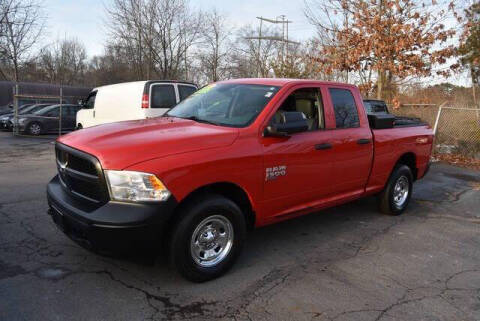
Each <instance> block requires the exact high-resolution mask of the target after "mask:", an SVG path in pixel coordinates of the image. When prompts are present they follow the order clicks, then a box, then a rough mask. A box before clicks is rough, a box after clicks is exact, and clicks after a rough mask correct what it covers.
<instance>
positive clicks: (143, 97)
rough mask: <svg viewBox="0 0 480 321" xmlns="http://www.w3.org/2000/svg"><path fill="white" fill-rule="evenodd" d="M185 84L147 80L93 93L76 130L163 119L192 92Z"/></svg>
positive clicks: (190, 85)
mask: <svg viewBox="0 0 480 321" xmlns="http://www.w3.org/2000/svg"><path fill="white" fill-rule="evenodd" d="M196 90H197V86H196V85H195V84H193V83H188V82H177V81H167V80H155V81H153V80H150V81H135V82H126V83H121V84H115V85H108V86H103V87H98V88H95V89H93V91H92V92H91V93H90V94H89V95H88V97H87V99H86V101H85V104H84V106H83V109H82V110H81V111H79V112H78V114H77V128H87V127H91V126H96V125H100V124H106V123H112V122H116V121H122V120H134V119H145V118H151V117H158V116H161V115H163V114H164V113H165V112H166V111H168V110H169V109H170V108H172V107H173V106H175V105H176V104H177V103H178V102H180V101H182V100H183V99H185V98H186V97H188V96H189V95H191V94H192V93H193V92H195V91H196Z"/></svg>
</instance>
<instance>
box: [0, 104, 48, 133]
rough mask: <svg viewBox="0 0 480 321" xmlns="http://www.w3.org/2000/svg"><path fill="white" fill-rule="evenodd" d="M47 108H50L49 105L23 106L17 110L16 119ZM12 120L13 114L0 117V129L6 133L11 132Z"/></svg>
mask: <svg viewBox="0 0 480 321" xmlns="http://www.w3.org/2000/svg"><path fill="white" fill-rule="evenodd" d="M47 106H50V104H35V105H25V106H23V107H20V108H19V109H18V117H21V116H22V115H26V114H31V113H33V112H36V111H37V110H40V109H42V108H44V107H47ZM14 118H15V115H14V113H10V114H6V115H2V116H0V129H1V130H6V131H12V129H13V122H14Z"/></svg>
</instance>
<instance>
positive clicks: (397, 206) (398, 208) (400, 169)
mask: <svg viewBox="0 0 480 321" xmlns="http://www.w3.org/2000/svg"><path fill="white" fill-rule="evenodd" d="M405 179H406V180H407V182H406V183H407V185H405V184H403V183H405ZM400 180H401V182H400ZM397 183H398V184H400V185H401V186H403V185H405V186H408V194H407V195H406V198H405V199H404V200H403V198H402V197H399V199H396V198H395V195H394V194H395V186H396V184H397ZM412 187H413V175H412V171H411V170H410V167H408V166H406V165H402V164H400V165H397V166H395V168H394V169H393V171H392V174H391V175H390V178H389V179H388V182H387V185H386V186H385V188H384V190H383V191H382V192H381V193H380V195H379V196H378V207H379V209H380V212H382V213H384V214H389V215H400V214H402V213H403V212H404V211H405V209H406V208H407V206H408V203H409V202H410V198H411V197H412V191H413V189H412ZM400 194H402V193H400ZM396 195H398V194H396ZM401 200H403V202H401Z"/></svg>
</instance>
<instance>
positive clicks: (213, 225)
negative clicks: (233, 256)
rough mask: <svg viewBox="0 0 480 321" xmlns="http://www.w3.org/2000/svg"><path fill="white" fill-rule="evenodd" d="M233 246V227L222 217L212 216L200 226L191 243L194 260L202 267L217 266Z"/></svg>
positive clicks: (194, 232)
mask: <svg viewBox="0 0 480 321" xmlns="http://www.w3.org/2000/svg"><path fill="white" fill-rule="evenodd" d="M232 246H233V226H232V223H230V221H229V220H228V219H227V218H226V217H225V216H222V215H212V216H209V217H207V218H206V219H204V220H203V221H201V222H200V224H198V226H197V227H196V228H195V231H193V234H192V238H191V241H190V252H191V254H192V258H193V260H194V261H195V263H197V264H198V265H200V266H201V267H211V266H214V265H217V264H218V263H220V262H221V261H223V260H224V259H225V257H227V255H228V253H230V250H231V249H232Z"/></svg>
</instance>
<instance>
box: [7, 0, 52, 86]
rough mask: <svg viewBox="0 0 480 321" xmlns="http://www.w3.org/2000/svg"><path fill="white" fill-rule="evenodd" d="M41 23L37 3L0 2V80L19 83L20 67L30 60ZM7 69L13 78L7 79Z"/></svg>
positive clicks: (41, 19)
mask: <svg viewBox="0 0 480 321" xmlns="http://www.w3.org/2000/svg"><path fill="white" fill-rule="evenodd" d="M44 21H45V19H44V16H43V9H42V6H41V4H40V2H38V1H37V0H0V24H1V27H0V56H1V62H2V65H1V66H0V71H1V73H2V75H3V76H4V78H6V79H13V80H14V81H19V80H20V72H19V71H20V67H21V64H22V63H24V62H25V61H27V60H28V58H30V57H29V55H30V54H31V51H32V49H33V47H34V46H35V45H36V44H37V43H38V41H39V39H40V36H41V34H42V32H43V30H44ZM9 67H10V68H9ZM8 69H11V70H12V71H13V77H9V75H8V74H9V72H8Z"/></svg>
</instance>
